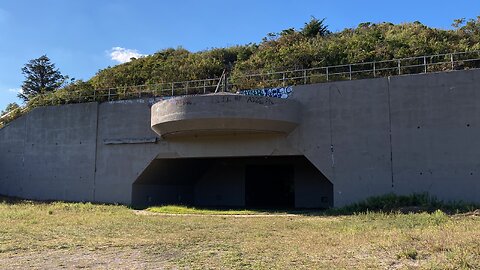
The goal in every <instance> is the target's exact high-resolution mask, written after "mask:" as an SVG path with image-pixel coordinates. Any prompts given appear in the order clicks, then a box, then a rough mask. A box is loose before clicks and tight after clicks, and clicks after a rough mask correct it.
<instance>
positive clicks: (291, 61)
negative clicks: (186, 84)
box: [0, 16, 480, 125]
mask: <svg viewBox="0 0 480 270" xmlns="http://www.w3.org/2000/svg"><path fill="white" fill-rule="evenodd" d="M452 26H453V29H452V30H444V29H437V28H432V27H428V26H426V25H423V24H422V23H420V22H413V23H402V24H392V23H387V22H383V23H370V22H367V23H361V24H359V25H358V26H357V27H355V28H347V29H344V30H342V31H339V32H334V33H332V32H330V31H329V30H328V29H327V26H326V25H325V24H324V20H318V19H316V18H312V19H311V21H310V22H308V23H305V25H304V27H303V28H301V29H300V30H296V29H294V28H290V29H286V30H283V31H281V32H280V33H269V34H268V35H267V36H266V37H265V38H264V39H263V40H262V41H261V42H259V43H250V44H247V45H237V46H233V47H228V48H214V49H209V50H205V51H200V52H190V51H188V50H186V49H183V48H177V49H173V48H168V49H163V50H160V51H158V52H156V53H154V54H153V55H149V56H146V57H142V58H138V59H132V61H130V62H128V63H125V64H121V65H117V66H114V67H108V68H105V69H102V70H99V71H98V72H97V74H96V75H95V76H94V77H92V78H91V79H89V80H87V81H81V80H80V81H75V82H73V83H71V84H69V85H67V86H64V87H62V88H61V89H59V90H57V91H55V92H52V93H50V94H49V96H48V98H44V97H38V98H34V99H32V100H30V101H29V102H28V104H27V107H29V108H31V107H35V106H39V105H43V104H45V103H47V102H48V103H51V102H52V101H53V103H54V104H61V103H69V102H75V101H78V100H80V101H82V99H81V98H79V96H80V95H79V94H78V92H77V93H75V94H72V92H73V91H79V92H81V93H83V94H84V95H85V96H87V95H89V94H91V93H92V91H93V89H106V88H116V87H122V86H128V85H143V84H147V85H151V84H156V83H162V82H174V81H185V80H196V79H206V78H218V77H220V76H221V75H222V72H223V70H224V69H226V70H227V71H228V72H229V74H230V77H231V78H232V80H235V78H240V77H242V76H243V75H246V74H251V73H264V72H272V71H278V70H288V69H303V68H311V67H318V66H331V65H338V64H346V63H357V62H368V61H376V60H388V59H394V58H404V57H410V56H420V55H431V54H440V53H450V52H462V51H474V50H480V16H478V17H477V18H476V19H469V20H465V19H459V20H455V21H454V22H453V24H452ZM248 86H249V87H256V86H257V87H261V85H250V84H249V85H248ZM46 99H48V101H46ZM85 101H86V100H85ZM1 121H6V120H0V122H1ZM0 125H1V123H0Z"/></svg>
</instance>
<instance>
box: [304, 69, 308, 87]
mask: <svg viewBox="0 0 480 270" xmlns="http://www.w3.org/2000/svg"><path fill="white" fill-rule="evenodd" d="M303 84H307V70H306V69H305V70H303Z"/></svg>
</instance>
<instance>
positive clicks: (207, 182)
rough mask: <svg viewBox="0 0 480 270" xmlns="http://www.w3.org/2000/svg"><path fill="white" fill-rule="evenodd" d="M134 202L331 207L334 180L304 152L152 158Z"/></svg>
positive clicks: (138, 183) (139, 181) (134, 192)
mask: <svg viewBox="0 0 480 270" xmlns="http://www.w3.org/2000/svg"><path fill="white" fill-rule="evenodd" d="M132 204H133V205H134V206H136V207H146V206H152V205H166V204H181V205H189V206H201V207H221V208H226V207H228V208H252V209H255V208H256V209H268V208H270V209H275V208H282V209H291V208H328V207H332V206H333V185H332V183H331V182H330V181H329V180H328V179H327V178H326V177H325V176H324V175H323V174H322V173H321V172H320V171H319V170H318V169H317V168H315V166H314V165H313V164H312V163H310V161H308V159H307V158H305V157H304V156H258V157H223V158H220V157H219V158H177V159H154V160H153V161H152V162H151V163H150V164H149V165H148V167H147V168H146V169H145V170H144V171H143V173H142V174H141V175H140V176H139V177H138V178H137V179H136V181H135V182H134V183H133V186H132Z"/></svg>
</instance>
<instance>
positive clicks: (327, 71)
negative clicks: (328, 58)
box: [326, 67, 328, 82]
mask: <svg viewBox="0 0 480 270" xmlns="http://www.w3.org/2000/svg"><path fill="white" fill-rule="evenodd" d="M326 69H327V82H328V67H326Z"/></svg>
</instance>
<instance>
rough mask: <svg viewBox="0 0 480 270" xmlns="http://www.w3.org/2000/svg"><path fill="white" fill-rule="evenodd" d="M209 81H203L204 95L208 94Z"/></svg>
mask: <svg viewBox="0 0 480 270" xmlns="http://www.w3.org/2000/svg"><path fill="white" fill-rule="evenodd" d="M206 83H207V81H206V80H203V94H205V93H206V92H207V86H206Z"/></svg>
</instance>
